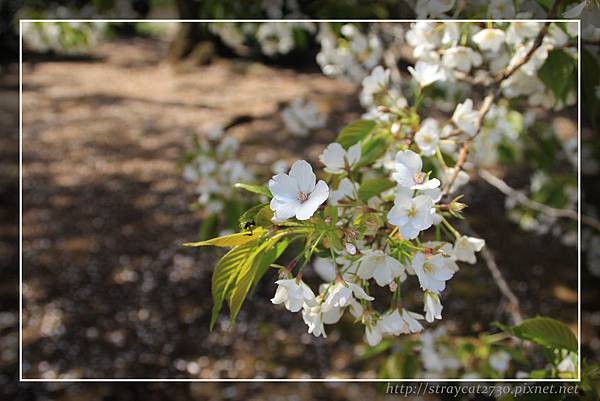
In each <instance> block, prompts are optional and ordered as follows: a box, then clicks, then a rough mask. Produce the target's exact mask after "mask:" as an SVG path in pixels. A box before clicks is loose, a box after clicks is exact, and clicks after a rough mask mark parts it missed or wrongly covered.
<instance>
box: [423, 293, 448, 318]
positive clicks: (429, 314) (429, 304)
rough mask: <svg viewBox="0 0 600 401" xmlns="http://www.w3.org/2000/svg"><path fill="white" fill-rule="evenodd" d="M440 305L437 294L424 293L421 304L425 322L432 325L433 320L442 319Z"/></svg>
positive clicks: (441, 307)
mask: <svg viewBox="0 0 600 401" xmlns="http://www.w3.org/2000/svg"><path fill="white" fill-rule="evenodd" d="M442 309H444V307H443V306H442V303H441V302H440V297H439V295H438V294H436V293H434V292H431V291H425V295H424V302H423V311H424V312H425V320H427V322H429V323H433V321H434V320H435V319H439V320H441V319H442Z"/></svg>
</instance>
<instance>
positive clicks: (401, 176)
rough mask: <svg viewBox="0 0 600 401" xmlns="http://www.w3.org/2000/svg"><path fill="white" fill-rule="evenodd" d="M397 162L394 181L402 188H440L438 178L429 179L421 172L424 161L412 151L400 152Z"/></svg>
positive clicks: (397, 155) (393, 176) (393, 175)
mask: <svg viewBox="0 0 600 401" xmlns="http://www.w3.org/2000/svg"><path fill="white" fill-rule="evenodd" d="M395 161H396V163H395V165H394V173H393V174H392V179H393V180H394V181H396V182H397V183H398V184H399V185H400V186H401V187H403V188H408V189H413V190H415V189H433V188H437V187H439V186H440V181H439V180H438V179H437V178H432V179H428V178H427V174H426V173H424V172H423V171H421V169H422V168H423V161H422V160H421V157H420V156H419V155H418V154H417V153H415V152H413V151H412V150H403V151H399V152H398V153H397V154H396V160H395Z"/></svg>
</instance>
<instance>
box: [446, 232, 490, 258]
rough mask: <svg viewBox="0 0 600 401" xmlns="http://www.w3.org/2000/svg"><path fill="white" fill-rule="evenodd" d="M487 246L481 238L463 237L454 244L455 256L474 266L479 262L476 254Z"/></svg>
mask: <svg viewBox="0 0 600 401" xmlns="http://www.w3.org/2000/svg"><path fill="white" fill-rule="evenodd" d="M484 245H485V240H483V239H481V238H475V237H468V236H466V235H463V236H461V237H460V238H458V239H457V240H456V242H455V243H454V249H453V252H454V256H455V257H456V259H457V260H460V261H461V262H467V263H470V264H473V263H475V262H476V261H477V258H476V257H475V252H479V251H481V249H482V248H483V246H484Z"/></svg>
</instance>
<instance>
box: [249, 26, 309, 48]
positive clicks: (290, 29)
mask: <svg viewBox="0 0 600 401" xmlns="http://www.w3.org/2000/svg"><path fill="white" fill-rule="evenodd" d="M296 29H301V30H305V31H307V32H310V33H313V32H314V31H315V29H316V28H315V25H314V24H313V23H312V22H265V23H262V24H260V25H259V27H258V30H257V31H256V39H257V40H258V42H259V43H260V47H261V50H262V52H263V53H264V54H265V55H267V56H274V55H276V54H287V53H289V52H290V51H292V50H293V49H294V46H295V43H294V30H296Z"/></svg>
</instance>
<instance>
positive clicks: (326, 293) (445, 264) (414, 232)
mask: <svg viewBox="0 0 600 401" xmlns="http://www.w3.org/2000/svg"><path fill="white" fill-rule="evenodd" d="M361 154H362V150H361V144H360V143H357V144H355V145H353V146H351V147H349V148H348V149H344V148H343V147H342V146H341V145H340V144H339V143H332V144H330V145H329V146H327V148H326V149H325V150H324V151H323V153H322V154H321V156H320V160H321V162H322V163H323V164H324V166H325V167H324V170H325V171H326V172H327V173H329V174H331V175H334V176H340V177H343V178H341V180H340V181H339V184H338V188H337V189H335V190H332V191H331V190H330V188H329V186H328V185H327V183H325V181H323V180H319V181H317V179H316V175H315V174H314V172H313V170H312V167H311V166H310V164H309V163H307V162H306V161H304V160H300V161H297V162H295V163H294V164H293V165H292V167H291V169H290V171H289V173H288V174H286V173H281V174H277V175H275V176H274V177H273V178H272V179H271V180H270V181H269V189H270V191H271V193H272V195H273V198H272V200H271V203H270V206H271V209H272V210H273V212H274V222H275V224H278V223H282V222H283V221H285V220H288V219H290V218H296V219H297V220H300V221H306V220H309V219H311V218H312V217H313V215H314V214H315V212H316V211H317V210H318V209H319V207H320V206H321V205H322V204H324V203H325V202H326V201H328V203H329V204H330V205H331V206H332V207H335V208H337V215H338V216H339V221H338V223H337V224H336V226H337V227H340V228H341V229H342V230H346V232H350V231H352V225H353V222H354V221H355V220H356V218H358V217H359V215H360V211H359V209H360V208H358V207H355V208H351V207H345V206H347V205H350V204H352V203H353V202H357V200H358V190H359V184H358V183H357V182H355V181H354V180H353V179H352V178H351V177H352V174H351V172H352V171H353V170H356V168H357V166H358V162H359V161H360V160H361ZM390 178H391V179H393V180H394V181H395V182H396V183H397V186H396V188H393V189H391V190H390V191H387V192H388V193H387V194H386V195H382V196H381V197H379V196H374V197H373V198H371V199H369V200H368V202H367V203H368V204H369V205H371V206H374V207H377V208H378V209H379V210H384V208H383V207H382V204H381V202H386V199H387V198H391V199H389V203H391V208H390V209H389V211H388V212H387V215H385V214H384V216H385V218H386V220H387V222H388V223H389V224H390V226H391V227H395V228H394V229H393V233H392V234H391V236H389V237H388V240H384V241H383V242H381V241H375V243H373V244H367V243H366V241H364V240H356V238H352V237H353V235H350V234H348V235H347V236H348V238H346V239H345V246H344V250H343V251H342V252H341V253H339V254H338V255H337V256H336V257H335V258H332V259H324V258H318V259H316V260H315V262H314V267H315V271H316V272H317V273H318V274H319V276H320V277H321V278H322V279H323V280H325V281H326V282H325V283H323V284H322V285H321V286H320V287H319V293H318V294H317V295H315V293H314V292H313V291H312V290H311V289H310V288H309V287H308V286H307V284H306V283H304V282H303V281H302V278H301V274H298V275H297V276H296V277H292V273H291V271H290V270H284V271H283V272H282V278H281V280H279V281H278V282H277V284H278V289H277V292H276V294H275V297H274V298H273V299H272V302H273V303H276V304H284V305H285V306H286V308H287V309H288V310H290V311H292V312H298V311H300V310H302V315H303V318H304V321H305V322H306V324H307V325H308V331H309V333H312V334H314V335H315V336H321V335H322V336H326V331H325V328H324V325H327V324H333V323H336V322H337V321H339V319H340V318H341V317H342V315H343V313H344V311H345V310H346V309H348V310H349V312H350V313H351V314H352V316H354V318H355V319H357V320H358V321H360V322H362V324H364V326H365V336H366V339H367V342H368V343H369V344H370V345H376V344H377V343H379V342H380V341H381V339H382V337H383V336H384V335H395V336H397V335H400V334H410V333H418V332H420V331H421V330H423V325H422V324H421V323H420V321H421V320H426V321H427V322H433V321H434V320H435V319H441V317H442V316H441V312H442V304H441V302H440V296H439V294H440V292H442V291H443V290H444V289H445V287H446V282H447V281H448V280H449V279H451V278H452V277H453V275H454V274H455V273H456V272H457V271H458V265H457V262H458V261H462V262H466V263H475V252H477V251H479V250H481V248H482V247H483V245H484V241H483V240H481V239H478V238H472V237H467V236H460V235H456V239H455V242H454V244H452V243H449V242H442V241H427V242H423V243H421V242H417V243H415V244H414V245H411V246H412V247H414V249H413V250H412V252H411V253H410V254H409V255H408V256H406V257H403V258H400V259H398V256H397V254H396V252H395V251H392V250H391V249H392V248H393V247H394V246H396V245H391V246H390V244H392V242H393V240H394V238H397V239H398V240H399V241H400V243H405V242H406V241H412V240H415V239H416V238H417V237H418V236H419V235H420V233H421V232H422V231H425V230H427V229H428V228H430V227H431V226H432V225H433V224H435V223H438V224H439V223H440V222H441V221H442V219H443V217H442V216H441V215H440V214H439V210H438V209H436V208H435V204H436V203H437V202H439V201H440V199H441V197H442V196H441V191H440V189H439V186H440V181H439V180H438V179H437V178H432V177H430V174H429V173H426V172H423V171H422V160H421V157H420V155H419V154H417V153H415V152H414V151H412V150H408V149H406V150H402V151H398V152H397V154H396V158H395V166H394V169H393V170H392V171H391V172H390ZM395 232H398V233H399V235H397V237H394V233H395ZM371 234H372V235H374V236H375V238H376V235H377V233H371ZM386 241H387V242H386ZM389 241H392V242H389ZM332 252H333V249H332ZM409 276H416V279H417V280H418V282H419V284H420V287H421V289H422V291H423V311H424V313H425V315H421V314H419V313H415V312H413V311H410V310H408V309H406V308H405V307H403V306H402V305H401V303H400V302H399V296H400V286H401V284H402V283H403V282H404V281H405V280H407V278H408V277H409ZM370 280H373V281H374V282H375V284H376V285H377V286H379V287H389V289H390V291H391V292H392V293H394V294H395V296H396V297H397V298H396V301H395V302H393V303H392V305H390V308H389V309H388V310H386V311H384V312H378V311H377V310H375V308H374V307H373V305H372V302H371V301H373V300H374V297H373V296H371V295H369V281H370Z"/></svg>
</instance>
